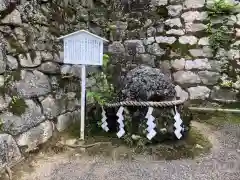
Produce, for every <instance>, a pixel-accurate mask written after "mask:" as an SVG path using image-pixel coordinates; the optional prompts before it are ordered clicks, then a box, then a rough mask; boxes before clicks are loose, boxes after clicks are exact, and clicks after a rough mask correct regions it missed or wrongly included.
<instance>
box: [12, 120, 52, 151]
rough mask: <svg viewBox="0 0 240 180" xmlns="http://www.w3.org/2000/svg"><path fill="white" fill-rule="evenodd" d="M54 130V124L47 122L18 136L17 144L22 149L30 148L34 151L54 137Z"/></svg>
mask: <svg viewBox="0 0 240 180" xmlns="http://www.w3.org/2000/svg"><path fill="white" fill-rule="evenodd" d="M53 129H54V126H53V123H52V122H50V121H45V122H43V123H41V124H40V125H38V126H37V127H34V128H32V129H30V130H29V131H27V132H24V133H23V134H21V135H20V136H18V137H17V138H16V141H17V144H18V145H19V146H20V147H21V146H28V149H29V150H32V149H34V148H36V147H37V146H38V145H40V144H43V143H45V142H47V140H48V139H49V138H51V137H52V135H53Z"/></svg>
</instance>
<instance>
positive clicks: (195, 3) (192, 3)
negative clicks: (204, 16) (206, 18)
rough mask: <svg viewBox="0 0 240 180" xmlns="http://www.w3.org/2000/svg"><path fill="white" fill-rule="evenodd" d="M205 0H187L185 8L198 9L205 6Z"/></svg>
mask: <svg viewBox="0 0 240 180" xmlns="http://www.w3.org/2000/svg"><path fill="white" fill-rule="evenodd" d="M204 4H205V0H185V2H184V9H196V8H202V7H204Z"/></svg>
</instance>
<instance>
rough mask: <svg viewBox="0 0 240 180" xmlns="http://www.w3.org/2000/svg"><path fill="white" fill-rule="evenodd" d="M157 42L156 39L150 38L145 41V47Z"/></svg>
mask: <svg viewBox="0 0 240 180" xmlns="http://www.w3.org/2000/svg"><path fill="white" fill-rule="evenodd" d="M154 42H155V37H148V38H146V39H144V40H143V43H144V45H150V44H153V43H154Z"/></svg>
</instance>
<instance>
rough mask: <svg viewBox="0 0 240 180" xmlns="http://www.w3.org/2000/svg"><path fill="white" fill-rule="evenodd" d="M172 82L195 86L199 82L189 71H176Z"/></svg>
mask: <svg viewBox="0 0 240 180" xmlns="http://www.w3.org/2000/svg"><path fill="white" fill-rule="evenodd" d="M173 77H174V81H175V82H177V83H179V84H197V83H200V82H201V79H200V77H199V76H198V75H197V74H196V73H194V72H191V71H178V72H176V73H174V74H173Z"/></svg>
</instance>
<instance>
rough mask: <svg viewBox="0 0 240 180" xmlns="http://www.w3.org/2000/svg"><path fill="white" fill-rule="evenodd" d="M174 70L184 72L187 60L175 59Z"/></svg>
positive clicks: (172, 63)
mask: <svg viewBox="0 0 240 180" xmlns="http://www.w3.org/2000/svg"><path fill="white" fill-rule="evenodd" d="M171 65H172V68H173V69H175V70H178V71H179V70H183V69H184V67H185V59H183V58H181V59H175V60H173V61H172V62H171Z"/></svg>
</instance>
